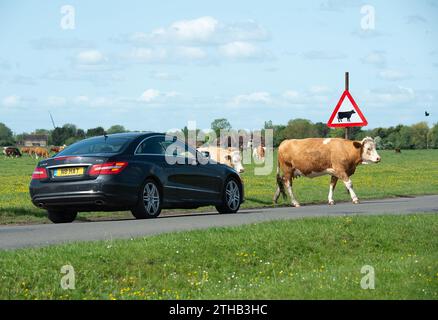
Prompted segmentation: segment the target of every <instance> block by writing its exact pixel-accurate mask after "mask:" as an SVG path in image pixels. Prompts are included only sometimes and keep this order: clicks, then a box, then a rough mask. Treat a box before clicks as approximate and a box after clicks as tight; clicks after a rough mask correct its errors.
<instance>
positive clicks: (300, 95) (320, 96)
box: [283, 85, 331, 105]
mask: <svg viewBox="0 0 438 320" xmlns="http://www.w3.org/2000/svg"><path fill="white" fill-rule="evenodd" d="M330 91H331V90H330V89H329V88H328V87H326V86H318V85H315V86H311V87H310V88H309V90H307V91H304V92H299V91H296V90H287V91H285V92H284V93H283V98H284V99H285V100H286V103H292V104H296V105H306V104H309V105H319V104H321V103H327V102H329V101H330V96H329V95H328V93H329V92H330Z"/></svg>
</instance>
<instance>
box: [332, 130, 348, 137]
mask: <svg viewBox="0 0 438 320" xmlns="http://www.w3.org/2000/svg"><path fill="white" fill-rule="evenodd" d="M329 137H330V138H344V137H345V130H344V129H343V128H333V129H331V130H330V132H329Z"/></svg>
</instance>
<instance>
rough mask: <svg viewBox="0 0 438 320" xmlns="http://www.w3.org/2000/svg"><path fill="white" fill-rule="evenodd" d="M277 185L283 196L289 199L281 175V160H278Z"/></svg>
mask: <svg viewBox="0 0 438 320" xmlns="http://www.w3.org/2000/svg"><path fill="white" fill-rule="evenodd" d="M277 186H278V189H279V190H280V193H281V195H282V196H283V199H287V195H286V190H284V183H283V178H282V177H281V175H280V161H279V160H277Z"/></svg>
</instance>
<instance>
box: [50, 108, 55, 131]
mask: <svg viewBox="0 0 438 320" xmlns="http://www.w3.org/2000/svg"><path fill="white" fill-rule="evenodd" d="M49 115H50V119H51V120H52V125H53V129H56V126H55V121H53V117H52V114H51V113H50V111H49Z"/></svg>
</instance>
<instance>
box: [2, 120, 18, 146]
mask: <svg viewBox="0 0 438 320" xmlns="http://www.w3.org/2000/svg"><path fill="white" fill-rule="evenodd" d="M12 144H15V141H14V137H13V134H12V130H11V129H9V128H8V127H7V126H6V125H5V124H4V123H1V122H0V145H1V146H8V145H12Z"/></svg>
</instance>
